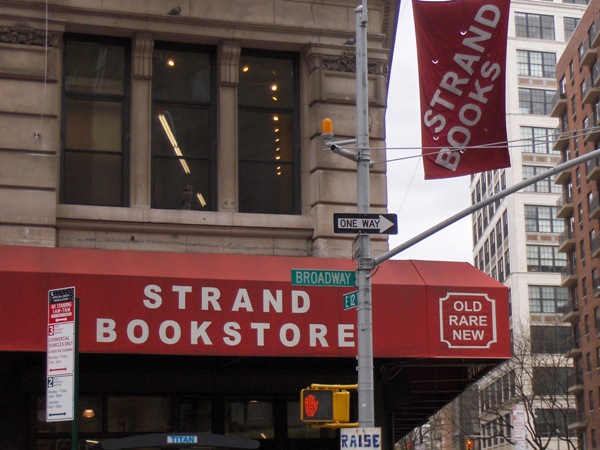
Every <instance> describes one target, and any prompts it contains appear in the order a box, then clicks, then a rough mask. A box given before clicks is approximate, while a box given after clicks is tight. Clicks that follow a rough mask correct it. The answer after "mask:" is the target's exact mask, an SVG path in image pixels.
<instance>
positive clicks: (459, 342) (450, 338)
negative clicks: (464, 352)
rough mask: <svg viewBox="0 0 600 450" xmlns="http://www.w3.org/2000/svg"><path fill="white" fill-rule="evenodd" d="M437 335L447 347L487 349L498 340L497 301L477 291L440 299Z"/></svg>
mask: <svg viewBox="0 0 600 450" xmlns="http://www.w3.org/2000/svg"><path fill="white" fill-rule="evenodd" d="M440 337H441V341H442V342H444V343H446V344H447V345H448V347H450V348H489V347H490V345H492V344H493V343H495V342H497V340H498V338H497V327H496V301H495V300H494V299H491V298H489V297H488V296H487V294H479V293H459V292H449V293H448V294H447V295H446V296H445V297H443V298H440Z"/></svg>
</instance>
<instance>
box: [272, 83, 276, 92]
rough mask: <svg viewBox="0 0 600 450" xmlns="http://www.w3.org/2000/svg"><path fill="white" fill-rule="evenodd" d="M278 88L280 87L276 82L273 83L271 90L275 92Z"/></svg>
mask: <svg viewBox="0 0 600 450" xmlns="http://www.w3.org/2000/svg"><path fill="white" fill-rule="evenodd" d="M277 89H278V88H277V85H276V84H272V85H271V90H272V91H273V92H275V91H276V90H277Z"/></svg>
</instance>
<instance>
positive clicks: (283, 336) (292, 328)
mask: <svg viewBox="0 0 600 450" xmlns="http://www.w3.org/2000/svg"><path fill="white" fill-rule="evenodd" d="M288 331H289V332H290V333H291V335H292V337H291V339H288V337H287V335H288ZM279 339H280V340H281V343H282V344H283V345H285V346H286V347H296V346H297V345H298V343H299V342H300V328H298V325H295V324H293V323H286V324H283V326H282V327H281V329H280V330H279Z"/></svg>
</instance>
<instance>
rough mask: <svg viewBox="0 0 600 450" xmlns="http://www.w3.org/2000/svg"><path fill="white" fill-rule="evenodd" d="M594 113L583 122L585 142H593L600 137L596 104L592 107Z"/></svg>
mask: <svg viewBox="0 0 600 450" xmlns="http://www.w3.org/2000/svg"><path fill="white" fill-rule="evenodd" d="M592 108H594V113H593V114H591V115H590V116H588V117H586V119H584V121H583V128H584V134H585V142H595V141H596V140H597V139H598V137H600V126H598V115H597V114H598V111H597V110H598V102H596V103H594V105H593V106H592Z"/></svg>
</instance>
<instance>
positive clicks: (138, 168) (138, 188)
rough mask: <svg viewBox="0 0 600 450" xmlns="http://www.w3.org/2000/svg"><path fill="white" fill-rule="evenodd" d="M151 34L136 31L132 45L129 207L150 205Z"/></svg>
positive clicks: (146, 206) (152, 46)
mask: <svg viewBox="0 0 600 450" xmlns="http://www.w3.org/2000/svg"><path fill="white" fill-rule="evenodd" d="M153 50H154V40H153V39H152V37H151V36H150V35H146V34H136V35H135V37H134V39H133V49H132V53H133V54H132V60H133V67H132V84H131V114H130V117H131V138H130V141H129V151H130V155H131V157H130V173H131V177H130V180H131V186H130V199H131V206H132V207H144V208H149V207H150V198H151V195H150V190H151V185H152V184H151V181H152V180H151V173H152V170H151V169H152V155H151V137H150V135H151V124H152V117H151V115H152V52H153Z"/></svg>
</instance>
